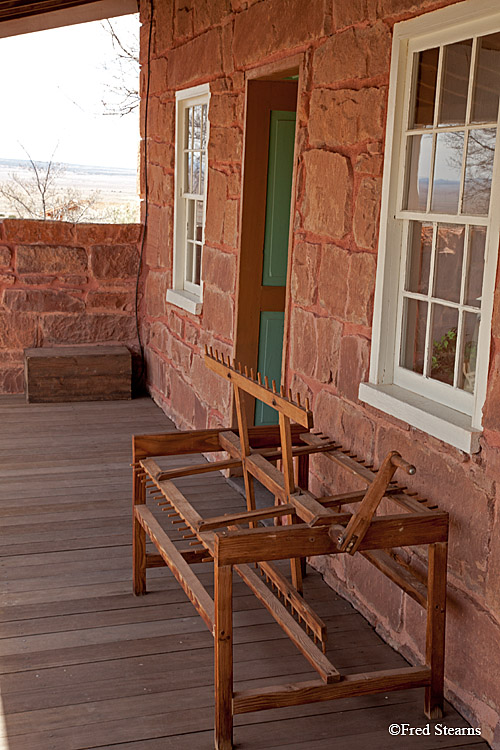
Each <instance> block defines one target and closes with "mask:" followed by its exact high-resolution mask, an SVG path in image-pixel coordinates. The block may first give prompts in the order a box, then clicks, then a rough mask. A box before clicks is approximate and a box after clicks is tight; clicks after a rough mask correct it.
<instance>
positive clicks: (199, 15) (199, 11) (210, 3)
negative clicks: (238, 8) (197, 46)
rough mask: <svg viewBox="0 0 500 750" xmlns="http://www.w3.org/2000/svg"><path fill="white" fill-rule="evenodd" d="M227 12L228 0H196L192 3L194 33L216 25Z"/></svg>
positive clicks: (228, 7)
mask: <svg viewBox="0 0 500 750" xmlns="http://www.w3.org/2000/svg"><path fill="white" fill-rule="evenodd" d="M229 12H230V6H229V0H196V3H195V4H194V33H195V34H200V33H201V32H202V31H205V29H208V28H209V27H210V26H216V25H217V24H219V23H221V21H222V20H223V19H224V17H225V16H226V15H227V14H228V13H229Z"/></svg>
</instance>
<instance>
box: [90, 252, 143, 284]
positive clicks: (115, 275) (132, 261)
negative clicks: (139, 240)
mask: <svg viewBox="0 0 500 750" xmlns="http://www.w3.org/2000/svg"><path fill="white" fill-rule="evenodd" d="M138 267H139V253H138V250H137V246H136V245H94V246H93V247H92V249H91V268H92V272H93V274H94V276H96V277H97V278H99V279H127V278H134V277H135V276H136V274H137V269H138Z"/></svg>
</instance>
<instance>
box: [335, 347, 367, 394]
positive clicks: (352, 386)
mask: <svg viewBox="0 0 500 750" xmlns="http://www.w3.org/2000/svg"><path fill="white" fill-rule="evenodd" d="M369 364H370V344H369V342H368V341H367V340H366V339H364V338H362V337H361V336H344V337H343V338H342V341H341V344H340V357H339V373H338V381H337V382H338V389H339V393H341V394H342V395H343V396H345V397H346V398H347V399H348V400H349V401H353V402H355V403H356V402H357V400H358V389H359V384H360V383H362V382H364V381H365V380H366V379H367V376H368V367H369Z"/></svg>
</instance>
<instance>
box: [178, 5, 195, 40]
mask: <svg viewBox="0 0 500 750" xmlns="http://www.w3.org/2000/svg"><path fill="white" fill-rule="evenodd" d="M193 6H194V2H193V0H188V2H186V0H175V3H174V38H175V39H176V40H179V39H184V38H185V37H189V36H193V24H194V7H193Z"/></svg>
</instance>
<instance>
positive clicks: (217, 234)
mask: <svg viewBox="0 0 500 750" xmlns="http://www.w3.org/2000/svg"><path fill="white" fill-rule="evenodd" d="M226 196H227V177H226V175H225V174H224V173H223V172H218V171H217V170H215V169H209V170H208V195H207V218H206V223H205V241H206V242H215V243H216V244H221V243H222V232H223V228H224V211H225V207H226Z"/></svg>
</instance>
